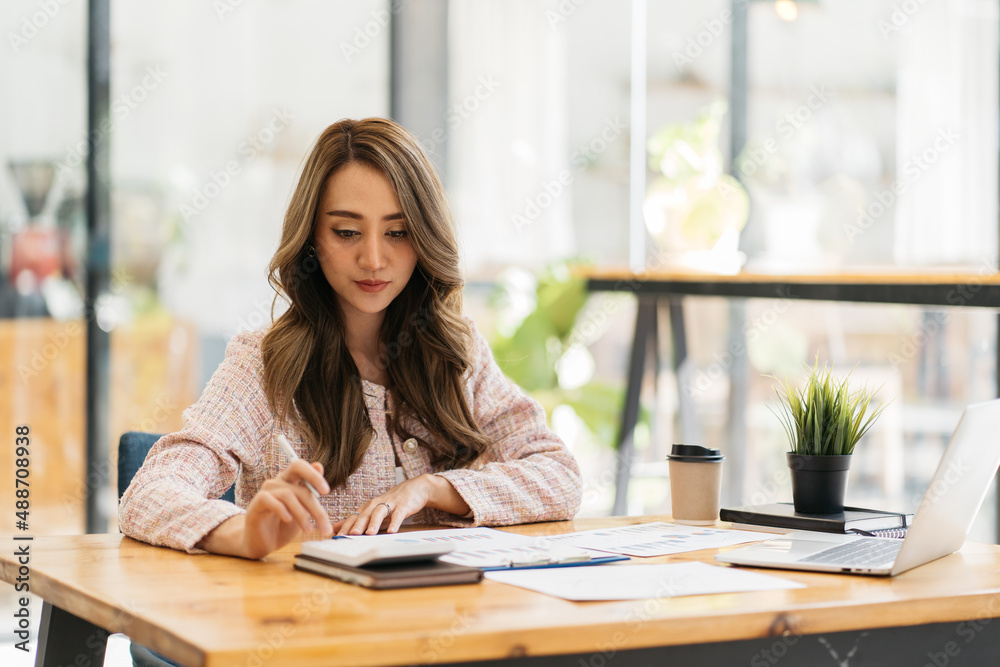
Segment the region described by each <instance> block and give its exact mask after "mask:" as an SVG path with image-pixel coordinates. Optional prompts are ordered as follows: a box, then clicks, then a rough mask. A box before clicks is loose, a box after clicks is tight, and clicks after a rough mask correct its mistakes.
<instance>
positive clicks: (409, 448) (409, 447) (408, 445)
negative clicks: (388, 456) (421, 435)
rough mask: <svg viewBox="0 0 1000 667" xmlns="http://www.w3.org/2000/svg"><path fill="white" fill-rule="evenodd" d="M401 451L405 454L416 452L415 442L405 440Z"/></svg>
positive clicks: (411, 439) (413, 440)
mask: <svg viewBox="0 0 1000 667" xmlns="http://www.w3.org/2000/svg"><path fill="white" fill-rule="evenodd" d="M403 451H404V452H406V453H407V454H412V453H413V452H415V451H417V441H416V440H415V439H414V438H409V439H407V441H406V442H404V443H403Z"/></svg>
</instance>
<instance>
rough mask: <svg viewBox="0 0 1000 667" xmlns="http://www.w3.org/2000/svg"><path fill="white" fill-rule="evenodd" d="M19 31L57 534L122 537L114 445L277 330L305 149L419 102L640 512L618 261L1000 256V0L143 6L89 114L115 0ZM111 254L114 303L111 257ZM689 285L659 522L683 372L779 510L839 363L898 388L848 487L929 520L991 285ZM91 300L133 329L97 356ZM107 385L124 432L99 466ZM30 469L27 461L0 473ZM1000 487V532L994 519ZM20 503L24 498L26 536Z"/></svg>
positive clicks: (505, 300)
mask: <svg viewBox="0 0 1000 667" xmlns="http://www.w3.org/2000/svg"><path fill="white" fill-rule="evenodd" d="M742 14H745V16H746V24H745V28H746V29H745V31H742V29H741V28H740V29H735V30H734V25H737V26H739V20H738V17H739V16H740V15H742ZM0 22H2V28H3V30H2V32H3V34H4V35H5V36H6V37H5V40H4V41H5V42H6V44H5V45H4V47H3V48H0V81H2V83H3V85H4V89H5V92H4V94H3V95H2V96H0V118H2V119H3V123H0V357H2V360H3V363H2V364H0V374H2V375H0V424H2V426H3V433H4V434H5V435H4V437H7V438H8V439H9V438H11V437H13V428H14V425H15V424H28V425H29V426H30V427H31V429H32V435H33V439H32V442H33V457H32V463H31V465H32V479H33V480H34V484H35V485H34V486H33V489H32V491H33V493H32V496H31V498H32V505H31V511H32V514H31V517H32V524H31V525H32V531H33V532H34V533H35V534H67V533H80V532H85V531H86V530H88V529H90V530H106V531H116V530H117V525H116V516H115V507H116V499H117V494H116V492H115V490H114V489H115V488H116V472H115V470H116V468H115V457H116V447H117V442H118V437H119V436H120V434H121V433H122V432H124V431H128V430H142V431H151V432H158V433H162V432H169V431H171V430H175V429H177V428H178V427H179V426H180V425H181V413H182V411H183V410H184V408H186V407H187V406H188V405H190V404H191V403H192V402H194V401H195V400H196V399H197V397H198V395H199V394H200V392H201V390H202V388H203V387H204V385H205V383H206V381H207V380H208V378H209V376H210V375H211V373H212V372H213V370H214V369H215V368H216V366H217V365H218V364H219V362H220V361H221V360H222V357H223V354H224V350H225V345H226V342H227V340H228V339H229V338H230V337H231V336H233V335H234V334H235V333H237V332H239V331H241V330H245V329H256V328H260V327H263V326H266V324H267V323H268V322H269V321H270V316H271V304H272V296H273V293H272V291H271V290H270V288H269V286H268V284H267V281H266V277H265V267H266V266H267V263H268V261H269V259H270V256H271V254H272V253H273V251H274V249H275V247H276V244H277V240H278V234H279V229H280V224H281V220H282V216H283V212H284V208H285V206H286V204H287V202H288V198H289V194H290V192H291V189H292V187H293V185H294V182H295V178H296V175H297V170H298V168H299V166H300V160H301V159H302V157H303V156H304V155H305V153H306V152H307V151H308V149H309V147H310V145H311V142H312V141H313V140H314V139H315V137H316V136H317V135H318V134H319V133H320V132H321V131H322V129H323V128H325V127H326V126H327V125H329V124H330V123H332V122H334V121H336V120H337V119H340V118H344V117H354V118H359V117H365V116H392V117H394V118H396V119H397V120H399V121H400V122H402V123H403V124H404V125H406V126H407V127H408V128H409V129H410V130H411V131H413V132H414V133H415V134H416V135H417V136H418V137H419V138H420V139H421V140H422V142H423V144H424V146H425V147H426V149H427V150H428V151H429V153H430V154H431V155H432V156H433V159H434V160H435V162H436V163H437V166H438V167H439V169H440V170H441V174H442V176H443V179H444V182H445V187H446V189H447V190H448V192H449V196H450V198H451V202H452V205H453V210H454V213H455V218H456V221H457V225H458V229H459V234H460V240H461V246H462V253H463V256H462V258H463V262H464V271H465V275H466V278H467V281H468V282H467V287H466V292H465V300H466V309H467V312H468V313H469V314H470V315H471V316H472V317H473V318H474V319H475V320H476V321H477V323H478V324H479V327H480V328H481V329H482V330H484V332H487V333H488V335H489V336H491V340H492V342H493V343H494V350H495V353H496V356H497V358H498V361H499V362H500V363H501V365H502V366H503V367H504V368H505V370H506V371H507V372H508V374H509V375H510V376H511V377H512V378H514V379H515V380H516V381H518V382H519V383H520V384H521V385H522V386H523V387H524V388H525V389H526V390H527V391H528V392H529V393H531V394H532V395H534V396H536V397H537V398H538V399H539V400H541V401H542V403H543V404H544V405H545V407H546V409H547V410H548V414H549V416H550V419H551V423H552V426H553V428H554V429H555V430H556V431H557V432H558V433H559V434H560V435H561V436H562V437H563V439H564V440H565V441H566V443H567V444H568V446H569V447H570V448H571V449H572V450H573V452H574V453H575V454H576V455H577V457H578V459H579V461H580V463H581V466H582V467H583V470H584V474H585V480H586V493H585V496H584V506H583V509H582V512H581V514H582V515H590V516H594V515H606V514H609V513H611V511H612V509H613V508H614V501H615V479H614V469H615V466H616V456H615V453H616V452H615V442H616V437H617V429H618V424H619V420H620V418H621V416H620V415H621V406H622V403H623V397H624V389H625V376H626V370H627V367H628V358H629V351H630V346H631V343H632V334H633V327H634V323H635V310H636V299H635V297H634V296H632V295H630V294H627V293H621V292H617V293H608V292H603V293H601V292H594V293H590V292H588V291H587V290H586V285H585V282H584V281H583V280H582V279H581V278H580V275H581V271H586V270H587V267H591V268H628V267H632V268H633V269H634V270H640V269H642V268H649V269H651V270H673V269H685V270H692V269H693V270H707V271H716V272H723V273H726V272H733V271H736V270H739V269H740V268H743V269H746V270H751V271H757V272H773V273H800V274H801V273H820V274H823V273H831V274H835V273H845V272H851V271H871V270H882V269H887V270H900V269H906V270H910V271H912V272H920V271H924V270H938V269H940V268H942V267H949V268H955V269H958V270H963V271H966V272H971V273H976V274H987V273H994V272H996V266H997V248H998V228H1000V225H998V210H997V202H998V170H997V163H998V127H1000V123H998V119H1000V110H998V96H1000V92H998V79H1000V72H998V71H997V70H998V62H1000V59H998V57H997V56H998V6H997V3H996V2H995V1H987V0H950V1H942V2H935V3H917V2H911V3H900V2H898V0H837V1H836V2H832V1H828V0H821V1H818V2H817V1H812V2H805V1H802V2H791V1H789V0H780V1H779V2H771V1H767V2H764V1H760V2H757V1H751V2H744V1H743V0H737V2H736V3H735V5H734V4H733V3H731V2H729V1H724V0H704V1H701V2H681V1H678V0H633V2H631V3H623V2H619V1H617V0H587V1H586V2H583V1H581V0H558V1H557V0H543V1H537V0H477V1H472V0H450V1H445V0H434V1H427V0H421V1H420V2H412V1H406V0H399V1H394V2H386V1H384V0H369V1H364V2H315V1H305V0H298V1H296V2H277V1H276V0H265V1H262V2H253V3H251V2H235V1H230V0H219V1H217V2H215V3H206V2H189V1H182V2H172V3H159V2H150V1H141V2H117V1H112V2H110V19H109V22H106V24H107V25H108V26H109V27H108V30H109V39H110V58H109V61H110V76H109V80H110V90H109V91H108V99H109V100H110V107H109V113H108V122H107V123H106V124H105V126H104V127H102V128H99V130H98V131H97V132H96V133H90V134H89V135H88V125H87V122H88V121H87V119H88V115H87V109H88V71H87V67H86V64H87V48H88V22H87V4H86V3H84V2H67V3H65V4H63V3H61V2H57V1H52V2H49V3H46V2H40V1H39V0H8V1H6V2H4V6H3V9H2V10H0ZM91 30H94V28H93V27H92V28H91ZM98 32H100V29H99V28H98ZM741 35H744V36H745V40H743V38H742V37H741ZM734 49H736V51H734ZM733 53H745V58H743V59H742V60H743V67H744V71H745V74H746V78H745V81H737V82H735V84H734V82H732V81H731V71H732V65H731V61H732V55H733ZM734 85H736V86H738V87H739V88H740V90H741V91H742V93H741V95H742V99H745V106H744V105H742V104H740V103H739V99H740V95H737V96H736V98H734ZM734 101H735V102H736V103H735V104H734ZM734 114H738V116H737V117H735V122H734ZM734 127H745V136H740V137H738V138H737V141H738V144H739V145H738V146H737V148H739V150H738V151H734V150H733V147H734V144H733V128H734ZM740 146H741V148H740ZM92 150H97V151H105V152H106V153H105V154H106V155H107V156H108V158H107V159H108V162H107V164H108V167H107V168H108V172H107V182H106V184H105V185H106V188H107V197H108V200H107V202H108V205H107V211H108V213H107V223H108V229H107V234H106V237H103V236H101V235H100V232H98V233H97V237H98V238H97V243H96V244H94V245H93V247H94V248H95V249H94V251H93V252H91V253H90V254H89V256H88V251H87V248H88V243H93V241H94V238H93V237H94V236H95V233H94V232H93V231H92V230H91V231H88V225H87V215H86V201H87V200H86V193H87V182H88V179H87V170H86V163H87V155H88V152H89V151H92ZM734 152H735V153H736V154H735V155H734ZM102 239H106V244H105V243H104V241H103V240H102ZM104 248H106V252H104V251H103V250H102V249H104ZM102 252H103V255H102ZM105 260H106V263H107V271H106V273H104V274H100V271H97V270H93V271H90V273H91V274H94V275H97V274H100V275H99V276H98V277H100V278H101V280H100V281H99V284H98V285H97V288H96V289H94V290H93V294H94V296H95V297H96V298H95V300H94V305H95V307H94V309H93V311H92V314H91V315H87V314H86V309H85V308H84V304H85V302H86V298H85V297H86V295H87V290H88V288H87V280H88V275H89V274H88V267H94V266H98V265H100V263H101V262H102V261H105ZM102 276H103V277H102ZM973 287H974V286H973ZM683 308H684V312H685V316H686V326H687V339H688V340H687V344H688V354H689V361H688V363H689V368H688V371H689V372H688V375H687V376H686V377H687V378H688V380H687V382H686V383H685V382H680V383H679V382H678V380H677V377H676V374H675V369H674V368H673V367H672V364H671V363H669V360H670V359H671V344H672V343H671V340H670V336H669V335H663V336H661V337H660V338H661V341H660V346H661V348H662V350H661V354H660V355H659V358H660V363H659V366H658V368H656V372H655V373H653V374H647V380H646V382H645V384H644V385H643V391H642V401H641V410H640V420H639V426H638V428H637V430H636V433H635V445H636V449H637V455H636V457H635V460H634V461H633V463H632V467H631V477H632V481H631V484H630V485H629V489H628V495H627V498H625V499H624V509H625V511H626V512H628V513H630V514H655V513H665V512H669V510H670V506H669V486H668V480H667V476H666V467H665V459H664V457H665V454H666V453H667V451H668V450H669V447H670V444H671V443H673V442H680V441H681V439H682V437H684V436H682V434H681V431H680V424H679V422H680V420H679V411H678V405H679V402H680V401H679V398H680V396H681V394H682V393H684V392H686V393H687V394H688V397H689V398H690V399H691V404H692V405H693V415H694V419H695V423H694V425H693V427H692V425H690V424H689V425H688V428H694V430H693V431H685V434H687V433H692V432H693V433H697V436H698V438H699V439H700V441H701V442H700V443H697V444H704V445H708V446H712V447H719V448H721V449H722V450H723V452H724V453H726V452H727V450H728V449H729V448H731V447H734V446H737V445H738V446H739V447H740V448H741V455H740V457H739V458H740V461H741V463H740V466H739V467H736V466H732V467H730V468H729V469H728V470H727V478H726V485H725V488H724V491H723V503H724V504H726V505H733V504H749V503H763V502H778V501H783V500H790V484H789V481H788V478H787V473H786V472H785V463H784V455H783V452H784V451H786V440H785V436H784V434H783V432H782V430H781V426H780V423H779V421H778V419H777V418H776V417H775V415H774V414H773V413H772V412H771V411H770V409H769V406H770V407H773V405H774V403H775V396H774V392H773V387H774V385H775V380H774V379H773V377H771V376H776V377H783V376H786V375H790V376H795V375H797V374H798V373H800V372H801V371H802V369H803V368H804V367H805V366H806V365H810V364H811V362H812V361H813V359H814V358H816V356H817V355H818V356H819V358H820V359H821V360H825V361H829V362H831V363H833V364H834V365H835V367H836V368H838V369H842V370H843V371H845V372H846V371H848V370H850V369H852V368H853V369H854V371H853V372H854V376H853V377H855V378H856V379H858V380H860V381H862V382H866V383H869V384H871V385H874V386H881V387H882V389H881V391H880V395H879V398H880V399H884V400H886V401H888V400H891V401H892V402H891V404H890V406H889V407H888V409H887V410H886V411H885V413H884V414H883V416H882V418H881V419H880V420H879V421H878V423H877V425H876V426H875V428H874V429H873V431H872V432H871V433H870V434H869V435H868V436H867V437H866V439H865V441H864V442H862V444H861V445H860V446H859V448H858V452H857V455H856V456H855V459H856V460H855V462H854V464H853V465H852V472H851V479H850V485H849V487H848V500H849V502H850V503H852V504H855V505H863V506H873V507H880V508H886V509H901V510H909V511H913V510H914V509H915V508H916V506H917V504H918V503H919V499H920V495H921V494H922V492H923V489H924V487H925V485H926V484H927V482H928V481H929V479H930V476H931V474H932V473H933V471H934V467H935V465H936V463H937V460H938V458H939V456H940V455H941V453H942V451H943V448H944V446H945V444H946V442H947V437H948V435H949V434H950V432H951V431H952V429H953V428H954V426H955V423H956V421H957V419H958V416H959V414H960V412H961V409H962V408H963V407H964V406H965V405H966V404H968V403H971V402H974V401H979V400H986V399H989V398H993V397H995V396H996V395H997V384H996V367H997V359H996V355H997V349H996V341H997V314H996V312H995V311H993V310H990V309H980V308H959V307H954V308H933V309H925V308H922V307H916V306H906V305H891V304H889V305H887V304H851V303H837V302H807V301H797V300H788V299H781V298H775V299H723V298H686V299H685V300H684V301H683ZM660 317H661V318H662V319H664V323H663V326H661V327H660V330H661V331H665V332H668V331H669V326H668V325H667V324H666V320H665V318H666V314H665V313H661V314H660ZM734 323H735V324H734ZM88 325H90V326H91V327H92V330H93V331H99V332H103V334H106V340H107V346H108V347H107V349H108V352H107V355H106V357H99V358H97V360H96V362H95V363H94V364H92V365H91V366H90V367H89V370H88V364H87V360H86V340H87V327H88ZM734 329H735V330H736V331H735V333H736V334H738V335H741V336H743V340H745V350H746V351H745V353H743V352H741V353H739V354H737V355H735V356H738V357H743V358H742V359H734V355H733V354H732V353H731V352H730V347H729V346H730V342H731V340H732V335H733V334H734ZM743 363H745V367H746V368H747V373H746V380H745V381H741V388H740V389H739V391H741V392H742V395H743V396H744V398H745V405H746V409H745V413H744V416H743V424H742V425H741V426H740V433H741V434H742V435H741V436H740V439H741V440H742V442H739V443H734V442H733V438H732V433H733V430H732V429H731V428H730V426H731V424H730V414H731V410H730V409H729V406H730V404H731V398H732V396H731V394H732V391H735V385H734V383H733V382H732V381H731V371H732V369H733V368H734V367H736V366H738V365H740V364H743ZM102 387H103V388H104V389H101V388H102ZM88 395H89V398H90V400H91V401H92V402H93V404H92V405H91V406H90V407H89V408H88ZM88 410H89V411H90V414H92V415H94V417H92V418H91V419H92V420H93V419H97V420H98V421H99V422H103V425H102V426H101V428H99V429H97V431H95V432H97V433H99V434H100V435H101V437H100V438H98V440H99V441H98V442H92V444H91V446H92V447H94V448H95V450H94V451H95V452H97V453H98V454H100V456H96V457H95V458H94V459H93V460H95V461H97V462H99V463H98V464H96V465H95V467H94V468H93V469H91V470H87V469H86V461H87V441H88V431H87V423H88V420H87V414H88ZM90 439H91V440H94V438H93V437H91V438H90ZM13 465H14V463H13V457H12V456H6V457H2V458H0V476H3V477H4V478H6V479H9V478H10V477H11V474H12V473H13ZM4 489H5V490H4V496H3V497H4V498H6V499H8V500H9V501H10V502H12V498H13V496H12V487H10V486H9V485H5V486H4ZM990 493H991V497H990V498H989V499H987V501H986V503H985V505H984V508H983V510H982V512H981V513H980V516H979V518H978V519H977V523H976V526H975V528H974V533H973V535H972V539H976V540H980V541H990V542H994V541H996V539H997V529H996V525H997V518H996V505H997V503H996V500H995V499H994V495H995V490H991V492H990ZM88 497H89V498H90V499H91V500H90V517H89V522H88V509H87V508H88ZM13 521H14V516H13V513H12V512H6V513H3V514H0V530H2V532H4V533H8V534H9V533H13V532H14V525H13Z"/></svg>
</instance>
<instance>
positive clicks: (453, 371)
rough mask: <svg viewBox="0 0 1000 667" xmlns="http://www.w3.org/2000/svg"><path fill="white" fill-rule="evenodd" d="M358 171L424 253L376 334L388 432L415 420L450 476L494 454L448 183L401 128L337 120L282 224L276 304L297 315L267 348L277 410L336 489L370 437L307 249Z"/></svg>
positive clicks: (346, 354)
mask: <svg viewBox="0 0 1000 667" xmlns="http://www.w3.org/2000/svg"><path fill="white" fill-rule="evenodd" d="M351 162H361V163H364V164H365V165H367V166H370V167H374V168H375V169H377V170H379V171H380V172H382V173H383V174H384V175H385V176H386V178H388V180H389V182H390V183H391V184H392V187H393V190H394V191H395V193H396V197H397V199H398V200H399V204H400V208H401V209H402V212H403V215H404V216H405V218H406V227H407V231H408V236H409V239H410V242H411V243H412V244H413V248H414V250H415V251H416V254H417V266H416V269H415V270H414V271H413V274H412V276H411V278H410V281H409V282H408V283H407V285H406V287H405V288H404V289H403V291H402V292H401V293H400V295H399V296H398V297H396V298H395V299H394V300H393V301H392V303H391V304H389V306H388V307H387V308H386V312H385V318H384V320H383V322H382V329H381V333H380V341H379V342H380V350H381V355H380V363H381V364H382V365H383V367H384V368H385V372H386V377H387V378H388V381H387V387H386V388H387V390H389V391H391V392H393V397H394V399H395V403H396V406H395V412H396V414H395V415H393V418H392V419H391V420H390V422H389V424H390V429H391V430H392V431H394V432H395V433H396V434H397V435H398V436H400V437H403V438H409V437H415V436H414V434H413V433H412V432H411V431H410V427H409V426H408V423H409V424H411V425H412V421H410V420H416V421H418V422H419V423H420V424H422V425H423V427H424V428H425V429H426V430H427V431H428V432H429V433H430V435H431V436H432V437H431V438H430V439H429V440H424V439H421V438H417V440H418V441H419V442H420V444H421V445H422V446H423V447H426V448H427V449H428V450H429V452H430V455H431V461H432V463H433V464H434V465H435V466H438V467H444V468H455V467H461V466H465V465H468V464H469V463H470V462H472V461H474V460H475V459H476V458H478V457H479V455H480V454H481V453H482V452H483V451H484V450H485V449H486V447H487V445H488V444H489V443H488V441H487V439H486V436H485V435H484V434H483V432H482V430H481V429H480V428H479V425H478V424H476V421H475V419H474V418H473V415H472V410H471V409H470V406H469V405H468V402H467V401H466V399H465V394H464V392H463V386H464V383H463V374H464V373H465V371H466V370H467V369H468V368H469V366H470V365H471V363H472V359H470V356H471V354H472V352H471V351H472V342H473V341H472V332H471V330H470V327H469V326H468V324H467V323H466V321H465V320H464V319H463V318H462V286H463V284H464V282H463V280H462V277H461V274H460V271H459V268H458V244H457V243H456V240H455V233H454V225H453V222H452V218H451V212H450V211H449V208H448V204H447V201H446V199H445V194H444V189H443V188H442V186H441V182H440V180H439V179H438V177H437V174H436V173H435V171H434V168H433V166H432V165H431V163H430V161H429V160H428V159H427V156H426V154H425V153H424V150H423V148H422V147H421V146H420V143H419V142H418V141H417V140H416V139H415V138H414V137H413V135H411V134H410V133H409V132H407V131H406V130H405V129H403V128H402V127H400V126H399V125H398V124H396V123H394V122H392V121H390V120H386V119H384V118H365V119H363V120H349V119H348V120H341V121H339V122H337V123H334V124H333V125H331V126H330V127H328V128H326V130H325V131H324V132H323V133H322V134H321V135H320V136H319V138H318V139H317V140H316V143H315V145H314V146H313V148H312V150H311V151H310V153H309V155H308V156H307V157H306V159H305V163H304V164H303V167H302V174H301V176H300V177H299V181H298V184H297V186H296V187H295V191H294V193H293V194H292V199H291V202H290V203H289V205H288V210H287V212H286V213H285V220H284V225H283V226H282V232H281V243H280V245H279V247H278V250H277V252H275V254H274V257H273V258H272V259H271V264H270V267H269V274H268V280H269V282H270V283H271V285H272V287H274V289H275V292H276V294H275V303H277V299H278V298H280V297H284V298H285V299H286V300H287V301H288V302H289V308H288V310H287V311H285V312H284V313H283V314H282V315H281V316H280V317H278V318H277V320H275V321H274V323H273V325H272V326H271V328H270V329H269V330H268V332H267V333H266V334H265V335H264V340H263V343H262V353H263V362H264V387H265V391H266V393H267V399H268V402H269V403H270V406H271V409H272V411H273V412H274V413H275V416H276V417H277V418H278V419H279V420H286V419H287V420H289V421H290V422H291V423H292V424H293V425H294V426H296V427H297V428H299V429H300V430H301V431H302V432H303V433H304V434H305V437H306V439H307V440H308V441H309V443H310V445H311V447H312V450H313V460H317V461H320V462H322V464H323V469H324V471H325V475H326V479H327V481H328V482H329V483H330V488H335V487H337V486H339V485H341V484H343V483H344V482H345V481H346V480H347V478H348V477H349V476H350V475H351V474H352V473H353V472H354V471H356V470H357V469H358V467H359V466H360V465H361V461H362V459H363V458H364V454H365V452H366V451H367V449H368V447H369V445H370V444H371V441H372V433H373V428H372V423H371V420H370V419H369V416H368V411H367V409H366V406H365V401H364V395H363V391H362V384H361V377H360V374H359V372H358V368H357V365H356V364H355V363H354V359H353V358H352V356H351V353H350V351H349V350H348V348H347V344H346V336H345V330H344V322H343V316H342V313H341V311H340V307H339V305H338V302H337V299H336V295H335V293H334V291H333V289H332V288H331V287H330V284H329V283H328V282H327V281H326V279H325V277H324V275H323V272H322V271H320V270H319V263H318V261H317V260H316V258H315V257H314V256H313V253H311V252H310V251H309V250H308V248H309V247H310V245H311V244H312V238H313V231H314V229H315V225H316V217H317V215H316V214H317V208H318V206H319V201H320V197H321V194H322V192H323V188H324V186H325V185H326V182H327V181H328V180H329V178H330V177H331V176H332V175H333V174H334V173H335V172H336V171H337V170H338V169H340V168H341V167H343V166H344V165H346V164H348V163H351ZM273 312H274V306H273V304H272V314H273Z"/></svg>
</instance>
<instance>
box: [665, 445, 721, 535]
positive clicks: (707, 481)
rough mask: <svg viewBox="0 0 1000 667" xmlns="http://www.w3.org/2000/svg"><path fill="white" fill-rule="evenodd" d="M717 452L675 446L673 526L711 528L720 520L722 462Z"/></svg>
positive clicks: (671, 459)
mask: <svg viewBox="0 0 1000 667" xmlns="http://www.w3.org/2000/svg"><path fill="white" fill-rule="evenodd" d="M725 460H726V457H725V456H723V455H722V452H720V451H719V450H718V449H709V448H708V447H701V446H699V445H674V446H673V447H671V448H670V455H669V456H667V461H668V464H669V467H670V503H671V506H672V508H673V517H674V522H675V523H683V524H687V525H690V526H711V525H714V524H715V522H716V521H718V519H719V498H720V496H721V494H722V462H723V461H725Z"/></svg>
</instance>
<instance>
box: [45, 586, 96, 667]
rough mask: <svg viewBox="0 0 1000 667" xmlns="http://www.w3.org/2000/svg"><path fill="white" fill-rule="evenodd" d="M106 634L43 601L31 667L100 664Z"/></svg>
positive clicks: (87, 622) (91, 624)
mask: <svg viewBox="0 0 1000 667" xmlns="http://www.w3.org/2000/svg"><path fill="white" fill-rule="evenodd" d="M108 634H109V633H108V631H107V630H104V629H103V628H99V627H97V626H96V625H94V624H93V623H90V622H89V621H85V620H83V619H82V618H80V617H78V616H74V615H73V614H71V613H69V612H67V611H63V610H62V609H60V608H59V607H56V606H54V605H52V604H50V603H49V602H48V601H45V602H43V604H42V618H41V621H40V623H39V627H38V653H37V654H36V655H35V667H62V666H63V665H96V666H100V665H103V664H104V652H105V651H106V650H107V648H108Z"/></svg>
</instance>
